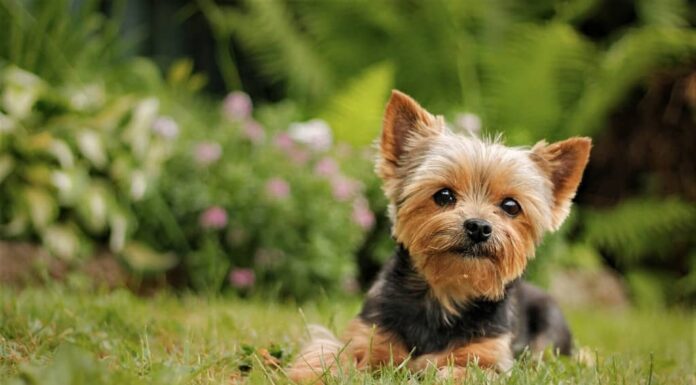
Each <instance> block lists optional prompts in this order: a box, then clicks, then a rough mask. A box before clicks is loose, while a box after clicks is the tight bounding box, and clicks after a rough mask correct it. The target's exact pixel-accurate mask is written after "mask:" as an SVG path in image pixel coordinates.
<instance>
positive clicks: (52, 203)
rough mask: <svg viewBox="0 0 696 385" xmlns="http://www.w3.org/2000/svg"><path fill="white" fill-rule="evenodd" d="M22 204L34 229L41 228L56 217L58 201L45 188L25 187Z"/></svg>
mask: <svg viewBox="0 0 696 385" xmlns="http://www.w3.org/2000/svg"><path fill="white" fill-rule="evenodd" d="M23 196H24V204H25V208H26V210H27V211H28V212H29V217H30V218H31V223H32V225H33V226H34V228H35V229H43V228H45V227H46V226H48V225H49V224H50V223H51V222H53V221H54V220H55V219H56V218H57V217H58V203H57V202H56V200H55V199H54V198H53V196H51V194H49V193H48V192H47V191H46V190H44V189H42V188H39V187H26V188H25V189H24V191H23Z"/></svg>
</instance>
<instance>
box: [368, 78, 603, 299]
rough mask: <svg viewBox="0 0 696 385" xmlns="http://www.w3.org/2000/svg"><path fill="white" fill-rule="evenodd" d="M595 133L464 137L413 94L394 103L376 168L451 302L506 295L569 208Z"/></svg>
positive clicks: (422, 262)
mask: <svg viewBox="0 0 696 385" xmlns="http://www.w3.org/2000/svg"><path fill="white" fill-rule="evenodd" d="M589 152H590V140H589V139H588V138H573V139H569V140H566V141H563V142H558V143H553V144H551V145H547V144H546V143H544V142H541V143H538V144H537V145H536V146H534V147H533V148H532V149H521V148H509V147H505V146H503V145H502V144H500V143H497V142H486V141H483V140H480V139H477V138H473V137H467V136H463V135H456V134H453V133H452V132H450V131H449V130H448V129H447V127H446V126H445V124H444V121H443V119H442V118H441V117H435V116H433V115H431V114H430V113H428V112H427V111H426V110H424V109H423V108H422V107H420V106H419V105H418V104H417V103H416V102H415V101H413V99H411V98H410V97H408V96H406V95H404V94H402V93H399V92H398V91H394V92H393V93H392V97H391V99H390V101H389V104H388V106H387V110H386V114H385V119H384V129H383V132H382V137H381V142H380V157H379V159H378V161H377V173H378V174H379V176H380V177H381V178H382V180H383V183H384V191H385V193H386V195H387V198H388V199H389V201H390V216H391V218H392V220H393V225H394V227H393V235H394V237H395V238H396V240H397V242H399V243H402V244H403V245H404V246H405V247H406V248H407V249H408V250H409V252H410V255H411V258H412V263H413V265H414V267H415V269H416V270H417V271H418V272H419V273H421V274H422V275H423V276H424V277H425V279H426V281H427V282H428V284H429V285H430V287H431V289H432V293H433V295H435V296H436V297H437V298H438V299H439V300H440V302H441V303H442V304H443V305H445V307H446V308H451V309H453V308H454V304H455V303H458V302H465V301H466V300H467V299H470V298H473V297H485V298H489V299H498V298H500V297H501V296H502V294H503V292H504V287H505V284H507V283H508V282H510V281H512V280H514V279H515V278H517V277H519V276H520V275H521V274H522V272H523V270H524V268H525V266H526V263H527V260H528V258H530V257H532V256H533V255H534V248H535V245H536V244H537V243H538V242H539V241H540V240H541V237H542V235H543V233H544V232H545V231H549V230H555V229H557V228H558V227H559V226H560V225H561V223H562V222H563V221H564V219H565V218H566V216H567V215H568V213H569V211H570V204H571V199H572V198H573V196H574V195H575V190H576V189H577V186H578V184H579V183H580V178H581V177H582V172H583V170H584V168H585V165H586V164H587V161H588V158H589Z"/></svg>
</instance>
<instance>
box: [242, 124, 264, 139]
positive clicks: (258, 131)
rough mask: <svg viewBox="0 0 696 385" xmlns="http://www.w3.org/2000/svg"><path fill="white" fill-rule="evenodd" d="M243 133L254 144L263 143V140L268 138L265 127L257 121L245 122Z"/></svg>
mask: <svg viewBox="0 0 696 385" xmlns="http://www.w3.org/2000/svg"><path fill="white" fill-rule="evenodd" d="M242 133H243V134H244V136H246V138H247V139H249V140H250V141H251V142H252V143H254V144H259V143H261V142H263V139H264V138H265V137H266V133H265V132H264V130H263V126H262V125H261V124H259V122H257V121H255V120H250V121H248V122H245V123H244V127H243V130H242Z"/></svg>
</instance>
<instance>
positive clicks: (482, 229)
mask: <svg viewBox="0 0 696 385" xmlns="http://www.w3.org/2000/svg"><path fill="white" fill-rule="evenodd" d="M464 229H465V230H466V233H467V235H469V238H470V239H471V240H472V241H473V242H474V243H479V242H485V241H487V240H488V238H490V237H491V233H493V227H492V226H491V224H490V223H488V221H484V220H483V219H468V220H467V221H466V222H464Z"/></svg>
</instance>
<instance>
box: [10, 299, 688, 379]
mask: <svg viewBox="0 0 696 385" xmlns="http://www.w3.org/2000/svg"><path fill="white" fill-rule="evenodd" d="M359 306H360V303H359V301H357V300H340V301H329V300H322V301H318V302H317V303H313V304H311V305H306V306H305V305H303V306H302V307H301V308H302V312H300V311H298V309H299V307H298V306H297V305H293V304H279V303H275V302H265V301H262V300H259V299H255V300H241V299H234V298H206V297H202V296H194V295H181V296H176V295H173V294H167V293H161V294H158V295H156V296H155V297H152V298H140V297H136V296H134V295H133V294H131V293H130V292H127V291H115V292H108V293H107V292H92V291H88V290H80V289H74V288H73V289H68V288H66V287H64V286H51V287H49V288H43V289H41V288H31V289H26V290H23V291H15V290H11V289H7V288H0V383H3V384H4V383H8V381H9V383H11V384H15V383H17V384H23V383H29V384H49V385H51V384H56V385H57V384H97V385H98V384H218V383H219V384H234V383H252V384H256V383H259V384H265V383H276V384H280V383H288V382H289V381H288V380H286V379H285V378H284V376H283V374H282V371H280V370H277V369H272V368H270V367H266V366H264V365H262V364H261V362H262V360H263V358H262V357H260V356H259V355H258V354H256V353H253V351H255V350H257V349H260V348H267V349H269V350H270V351H271V352H272V353H274V354H276V355H279V354H282V357H281V360H282V362H283V363H284V364H287V362H288V361H289V360H290V359H291V358H292V355H293V354H294V353H295V352H296V351H297V349H298V347H299V345H300V343H301V340H302V339H303V338H304V336H305V326H304V325H305V319H306V320H307V321H308V322H311V323H322V324H324V325H329V326H330V327H331V328H333V329H335V330H340V329H341V327H342V326H343V325H345V323H346V322H347V321H348V320H349V319H350V318H351V317H353V316H354V314H355V313H356V312H357V311H358V309H359ZM569 317H570V322H571V324H572V328H573V330H574V332H575V335H576V339H577V341H578V342H579V343H580V344H581V345H583V346H585V347H586V348H587V349H589V351H590V352H591V354H590V355H591V356H592V357H593V358H594V359H595V360H596V361H597V363H596V364H595V365H585V364H581V363H578V361H577V360H576V359H572V358H571V359H563V358H561V359H550V360H547V361H545V362H544V363H542V364H536V363H534V362H532V361H530V360H527V361H519V362H518V363H517V364H516V366H515V367H514V369H513V370H512V372H511V373H510V375H509V376H497V377H493V378H490V376H487V374H486V373H484V372H481V371H479V370H476V369H475V368H472V370H471V371H470V372H471V378H470V380H469V381H467V383H471V384H479V383H500V384H503V383H505V384H631V385H633V384H650V385H652V384H694V383H695V377H694V344H695V342H696V341H695V340H694V338H695V337H694V325H696V323H695V321H696V317H695V315H694V313H693V312H683V311H682V312H677V311H654V312H650V311H636V310H631V311H625V312H609V311H603V310H601V309H595V310H593V311H571V312H569ZM249 367H250V370H242V369H247V368H249ZM240 368H241V369H240ZM336 382H337V383H359V384H373V383H375V384H392V383H406V382H408V383H414V384H415V383H425V384H427V383H435V380H434V373H433V372H426V373H424V374H421V375H419V376H412V375H410V374H409V373H407V372H405V371H403V370H396V369H394V368H385V369H383V370H382V371H381V372H380V373H376V374H372V375H370V374H364V373H354V372H350V373H344V374H343V375H342V376H341V377H340V378H339V379H337V381H336Z"/></svg>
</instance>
